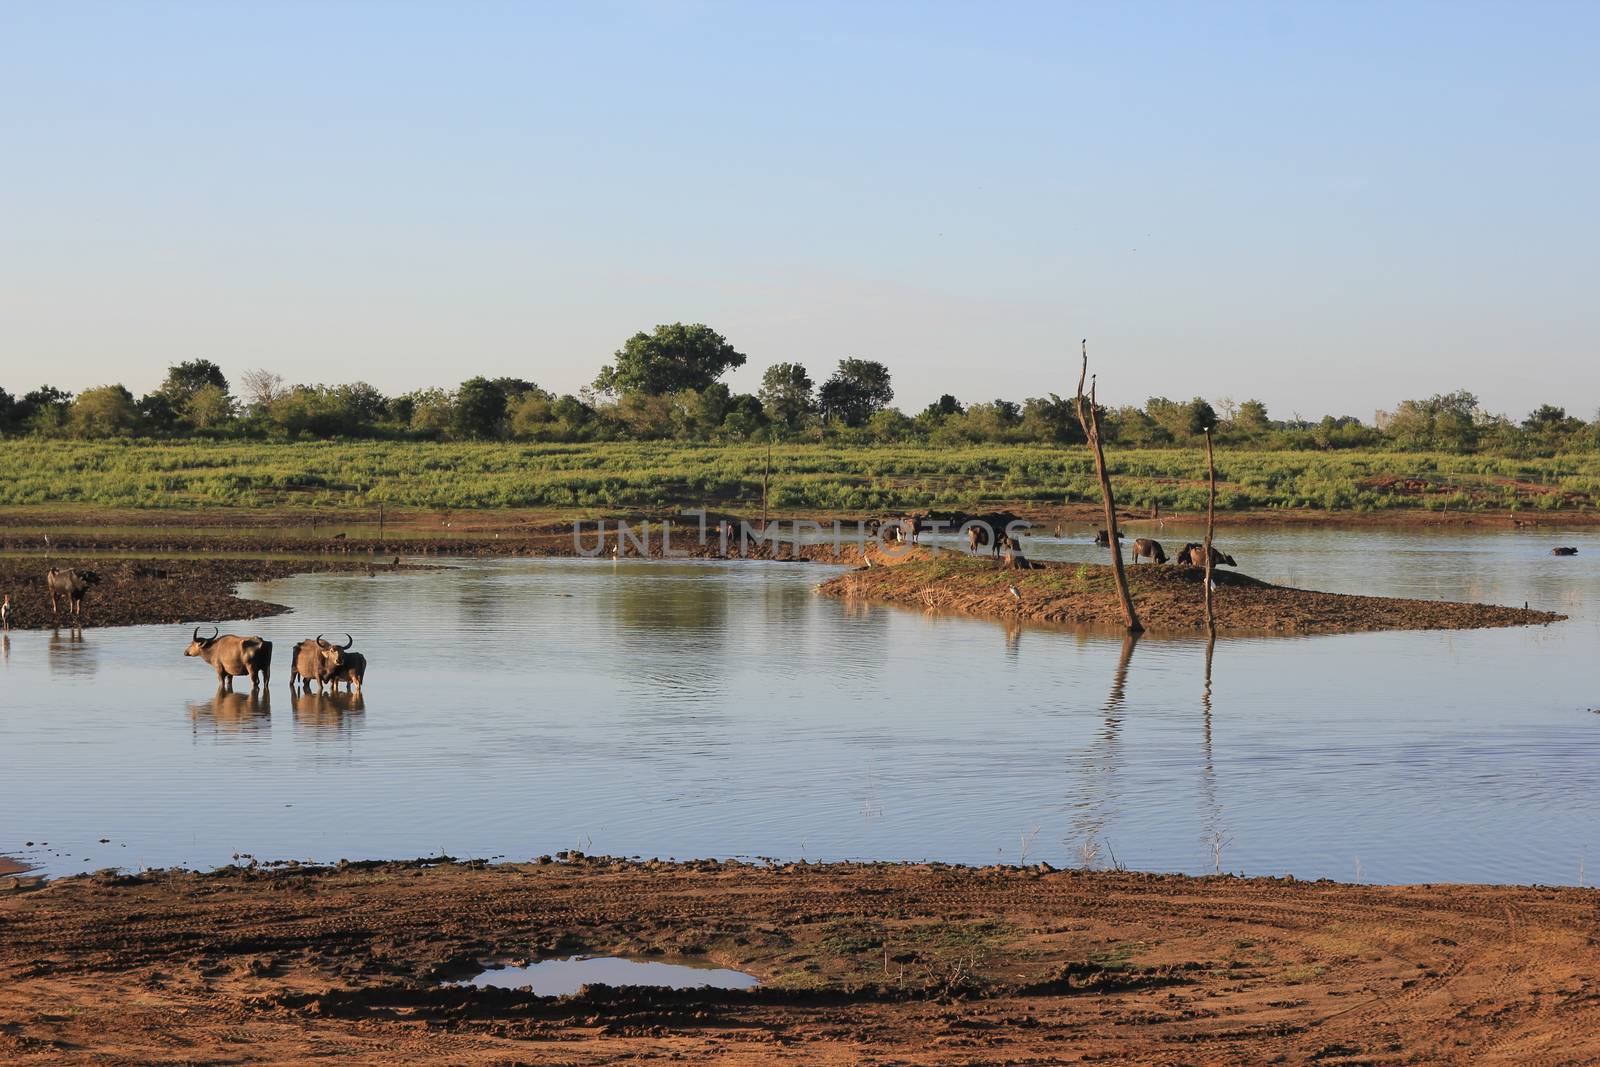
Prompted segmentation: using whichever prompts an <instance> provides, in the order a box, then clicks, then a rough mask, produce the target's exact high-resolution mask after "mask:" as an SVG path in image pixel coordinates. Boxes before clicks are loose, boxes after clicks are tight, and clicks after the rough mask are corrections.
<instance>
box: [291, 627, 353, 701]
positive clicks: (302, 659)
mask: <svg viewBox="0 0 1600 1067" xmlns="http://www.w3.org/2000/svg"><path fill="white" fill-rule="evenodd" d="M344 637H345V643H344V645H343V646H340V645H335V644H333V643H332V642H330V641H324V640H323V639H322V635H321V634H318V635H317V636H316V637H314V638H312V639H311V640H309V641H300V642H297V643H296V644H295V646H294V649H293V650H292V657H293V661H294V666H293V667H292V668H291V673H290V675H289V688H290V689H293V688H294V687H295V685H296V684H299V685H300V686H302V687H309V686H310V685H311V683H312V682H316V683H317V691H318V692H321V691H322V688H323V686H325V685H327V684H329V683H330V682H331V681H332V679H333V676H334V674H335V673H337V672H338V670H339V668H340V667H342V666H344V659H345V653H346V652H347V651H349V649H350V646H351V645H353V644H355V643H356V642H355V638H353V637H351V636H350V635H349V634H345V635H344Z"/></svg>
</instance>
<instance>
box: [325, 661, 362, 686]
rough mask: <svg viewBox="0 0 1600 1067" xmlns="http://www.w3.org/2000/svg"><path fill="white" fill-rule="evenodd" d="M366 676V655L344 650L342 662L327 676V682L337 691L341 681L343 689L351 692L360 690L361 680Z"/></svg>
mask: <svg viewBox="0 0 1600 1067" xmlns="http://www.w3.org/2000/svg"><path fill="white" fill-rule="evenodd" d="M366 676H367V657H365V656H363V655H362V654H361V653H359V652H346V653H345V654H344V662H343V663H341V664H339V667H338V669H336V670H335V671H334V672H333V674H332V675H331V676H330V677H329V678H328V684H329V685H331V686H332V687H333V690H334V692H338V690H339V683H340V682H343V683H344V686H345V689H346V690H348V691H349V692H352V693H359V692H361V682H362V680H363V679H364V678H366Z"/></svg>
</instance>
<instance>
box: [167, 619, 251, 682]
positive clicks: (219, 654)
mask: <svg viewBox="0 0 1600 1067" xmlns="http://www.w3.org/2000/svg"><path fill="white" fill-rule="evenodd" d="M211 631H212V632H211V636H210V637H201V636H200V627H198V626H196V627H195V628H194V636H193V639H192V640H191V641H190V642H189V647H188V648H186V649H184V651H183V654H184V655H185V656H199V657H200V658H201V659H203V660H205V661H206V663H208V664H210V665H211V666H212V667H213V668H214V669H215V670H216V672H217V685H219V686H220V687H222V688H223V689H232V688H233V680H234V679H235V678H238V677H242V676H244V675H246V674H248V675H249V676H250V688H251V689H258V688H260V687H261V685H262V684H264V683H269V682H271V681H272V642H271V641H266V640H263V639H262V638H260V637H239V636H236V635H234V634H224V633H218V632H217V628H216V627H215V626H213V627H212V628H211Z"/></svg>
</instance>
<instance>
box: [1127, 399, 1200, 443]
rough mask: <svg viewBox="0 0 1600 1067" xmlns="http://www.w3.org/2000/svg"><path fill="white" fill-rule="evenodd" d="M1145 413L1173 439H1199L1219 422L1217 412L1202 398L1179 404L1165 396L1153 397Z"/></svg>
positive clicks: (1145, 407) (1147, 403)
mask: <svg viewBox="0 0 1600 1067" xmlns="http://www.w3.org/2000/svg"><path fill="white" fill-rule="evenodd" d="M1144 413H1145V414H1146V415H1148V416H1150V418H1152V419H1154V420H1155V421H1156V423H1157V424H1158V425H1159V426H1160V427H1161V428H1162V429H1163V430H1165V431H1167V433H1168V434H1169V435H1171V436H1172V437H1173V438H1184V437H1198V436H1199V435H1200V434H1203V433H1205V431H1206V427H1208V426H1214V425H1215V424H1216V421H1217V413H1216V411H1215V410H1214V409H1213V408H1212V407H1211V405H1210V404H1209V403H1207V402H1206V401H1205V400H1202V399H1201V398H1200V397H1195V398H1194V399H1193V400H1190V401H1188V402H1187V403H1179V402H1177V401H1173V400H1168V399H1167V398H1166V397H1164V396H1153V397H1151V398H1150V399H1149V401H1147V402H1146V403H1145V406H1144Z"/></svg>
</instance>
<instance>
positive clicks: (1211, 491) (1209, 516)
mask: <svg viewBox="0 0 1600 1067" xmlns="http://www.w3.org/2000/svg"><path fill="white" fill-rule="evenodd" d="M1206 480H1207V492H1206V547H1205V553H1206V629H1207V630H1211V631H1213V632H1215V629H1216V625H1217V622H1216V617H1215V616H1214V615H1213V614H1212V611H1211V533H1212V531H1213V530H1214V529H1216V525H1217V464H1216V461H1215V460H1214V459H1213V458H1212V455H1211V427H1209V426H1207V427H1206Z"/></svg>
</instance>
